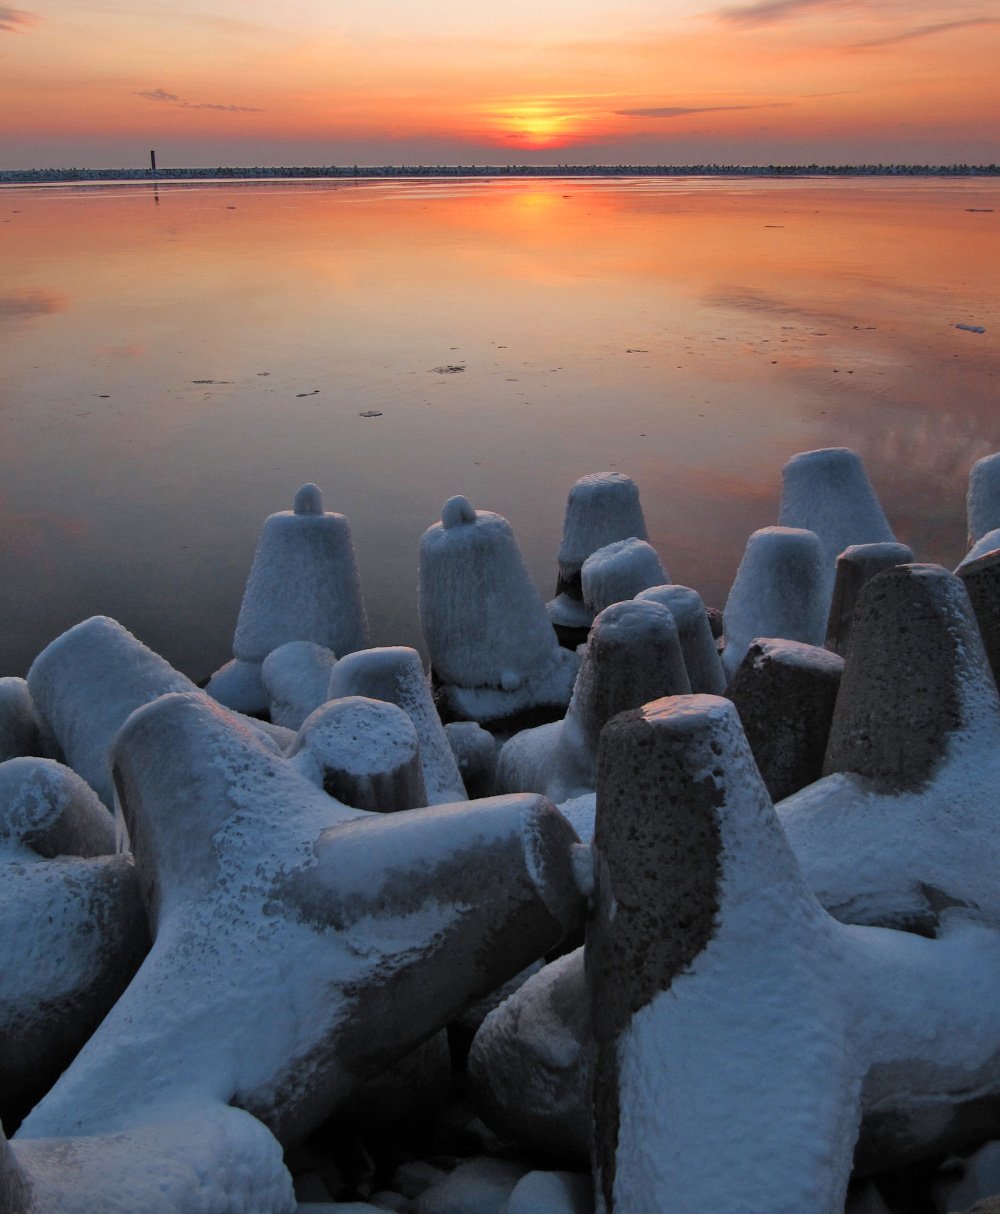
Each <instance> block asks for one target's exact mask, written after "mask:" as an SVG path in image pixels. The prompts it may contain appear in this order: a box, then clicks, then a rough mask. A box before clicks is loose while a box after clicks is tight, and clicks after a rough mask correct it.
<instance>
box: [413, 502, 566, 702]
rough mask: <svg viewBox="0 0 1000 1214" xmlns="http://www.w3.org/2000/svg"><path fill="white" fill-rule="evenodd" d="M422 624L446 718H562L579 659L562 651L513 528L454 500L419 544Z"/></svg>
mask: <svg viewBox="0 0 1000 1214" xmlns="http://www.w3.org/2000/svg"><path fill="white" fill-rule="evenodd" d="M418 606H419V609H420V626H421V628H422V630H423V634H424V639H425V640H426V642H427V648H428V650H429V651H430V659H431V667H432V669H433V671H434V673H435V675H436V677H437V679H438V680H439V684H440V694H441V698H442V702H443V704H444V707H445V710H446V712H447V714H448V715H450V716H452V717H454V718H455V719H459V720H473V721H479V722H480V724H486V723H491V724H492V723H496V724H498V725H502V724H503V722H504V721H508V720H510V719H511V718H513V717H516V716H517V715H518V714H521V713H525V712H532V711H534V712H538V711H539V710H541V711H545V712H548V713H549V714H550V715H551V716H553V717H556V716H561V715H562V712H563V711H564V710H565V707H566V705H567V704H568V703H569V698H570V695H571V693H572V690H573V680H574V678H575V677H576V671H577V667H578V666H579V658H578V657H577V655H576V654H575V653H574V652H571V651H570V650H566V649H561V648H560V647H559V643H558V641H557V640H556V636H555V633H554V632H553V630H552V624H551V623H550V621H549V616H548V613H547V612H546V610H545V604H544V603H543V602H542V597H541V595H540V594H539V593H538V590H537V588H536V587H535V584H534V583H533V582H532V580H531V576H530V574H529V573H528V568H527V566H526V565H525V563H524V558H523V557H522V555H521V550H520V548H518V546H517V541H516V539H515V538H514V533H513V531H512V530H511V526H510V523H508V522H507V520H506V519H505V518H503V517H501V515H499V514H494V513H493V512H492V511H489V510H474V509H473V508H472V505H471V504H470V502H469V500H468V499H467V498H465V497H461V496H459V497H452V498H449V499H448V501H447V502H445V504H444V506H443V507H442V509H441V521H440V522H439V523H435V524H434V525H433V526H432V527H429V528H428V529H427V530H426V531H425V532H424V534H423V536H422V538H421V540H420V562H419V597H418Z"/></svg>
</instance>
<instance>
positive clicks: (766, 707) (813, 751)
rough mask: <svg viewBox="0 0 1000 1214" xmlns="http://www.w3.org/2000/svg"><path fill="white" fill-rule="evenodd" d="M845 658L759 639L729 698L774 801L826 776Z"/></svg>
mask: <svg viewBox="0 0 1000 1214" xmlns="http://www.w3.org/2000/svg"><path fill="white" fill-rule="evenodd" d="M843 669H844V659H843V658H840V657H838V656H837V655H836V654H835V653H830V652H829V651H828V650H826V649H821V648H819V647H818V646H816V645H803V644H801V643H799V642H798V641H783V640H780V639H775V638H771V637H758V638H757V640H755V641H754V642H753V644H752V645H751V646H750V648H749V649H748V650H747V654H746V657H745V658H744V659H743V661H742V662H741V663H740V666H739V667H738V669H737V671H736V674H735V675H734V676H733V681H732V683H731V684H730V686H729V691H728V695H729V698H730V699H731V700H732V701H733V703H734V704H735V705H736V710H737V712H738V713H739V714H740V721H741V723H742V725H743V731H744V733H745V734H746V736H747V741H748V742H749V743H750V749H751V750H752V751H753V757H754V758H755V759H756V760H757V766H758V767H759V768H760V774H761V776H762V777H763V779H764V783H765V785H766V786H767V791H768V792H769V793H770V794H771V799H772V800H774V801H780V800H781V799H782V798H783V797H787V796H790V795H791V794H792V793H793V792H798V790H799V789H800V788H805V786H806V785H807V784H812V782H813V781H814V780H818V779H819V778H820V776H821V775H822V774H823V756H824V755H825V753H826V746H827V740H828V738H829V735H830V722H831V721H832V719H833V709H834V705H835V704H836V702H837V691H838V689H839V687H840V677H841V674H842V673H843Z"/></svg>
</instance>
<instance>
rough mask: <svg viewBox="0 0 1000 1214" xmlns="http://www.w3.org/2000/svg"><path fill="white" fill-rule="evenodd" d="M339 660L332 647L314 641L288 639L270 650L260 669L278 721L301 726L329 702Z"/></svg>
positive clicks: (290, 726)
mask: <svg viewBox="0 0 1000 1214" xmlns="http://www.w3.org/2000/svg"><path fill="white" fill-rule="evenodd" d="M336 661H337V658H336V655H335V654H334V652H333V650H332V649H327V648H326V647H325V646H323V645H317V644H316V643H315V642H314V641H287V642H286V643H285V644H284V645H279V646H278V648H277V649H272V650H271V652H270V653H269V654H268V655H267V657H266V658H265V659H264V661H263V663H262V664H261V668H260V673H261V678H262V679H263V682H264V688H265V690H266V692H267V704H268V714H269V716H270V718H271V720H272V721H273V722H274V723H275V725H284V726H285V727H286V728H287V729H299V728H301V725H302V722H303V721H304V720H305V719H306V717H307V716H308V715H309V714H310V713H311V712H312V711H313V710H314V709H316V708H319V706H320V704H325V703H326V701H327V699H328V698H329V697H328V696H327V688H328V687H329V685H330V672H331V671H332V670H333V667H334V665H335V664H336Z"/></svg>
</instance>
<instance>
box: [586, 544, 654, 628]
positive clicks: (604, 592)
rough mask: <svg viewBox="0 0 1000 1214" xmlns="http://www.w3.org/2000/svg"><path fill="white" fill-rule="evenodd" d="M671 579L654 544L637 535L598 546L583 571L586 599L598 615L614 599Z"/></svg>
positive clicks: (628, 596) (618, 599)
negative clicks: (638, 537)
mask: <svg viewBox="0 0 1000 1214" xmlns="http://www.w3.org/2000/svg"><path fill="white" fill-rule="evenodd" d="M669 581H670V574H669V573H667V571H666V569H665V568H664V567H663V562H662V561H661V560H660V558H659V555H658V554H657V551H656V549H655V548H654V547H653V545H652V544H650V543H647V541H646V540H640V539H637V538H636V537H635V536H632V537H630V538H629V539H625V540H615V542H614V543H613V544H606V545H605V546H604V547H603V548H598V549H597V551H596V552H592V553H591V554H590V556H588V557H587V559H586V560H585V561H584V562H583V569H582V570H581V572H580V584H581V586H582V588H583V601H584V603H585V604H586V606H587V610H588V611H592V612H593V613H594V614H595V615H597V614H598V613H599V612H601V611H603V610H604V608H605V607H610V606H611V604H612V603H621V602H624V601H625V600H626V599H634V598H635V596H636V595H637V594H638V593H639V592H640V590H647V589H648V588H649V587H650V586H663V585H664V584H665V583H667V582H669Z"/></svg>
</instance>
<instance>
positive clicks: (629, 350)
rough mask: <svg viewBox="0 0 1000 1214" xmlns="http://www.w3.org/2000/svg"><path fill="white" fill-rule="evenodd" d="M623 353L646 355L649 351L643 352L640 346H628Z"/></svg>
mask: <svg viewBox="0 0 1000 1214" xmlns="http://www.w3.org/2000/svg"><path fill="white" fill-rule="evenodd" d="M625 353H626V354H648V353H649V351H648V350H644V349H643V348H642V347H641V346H629V347H628V348H627V349H626V351H625Z"/></svg>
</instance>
